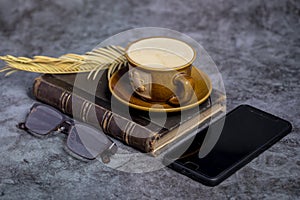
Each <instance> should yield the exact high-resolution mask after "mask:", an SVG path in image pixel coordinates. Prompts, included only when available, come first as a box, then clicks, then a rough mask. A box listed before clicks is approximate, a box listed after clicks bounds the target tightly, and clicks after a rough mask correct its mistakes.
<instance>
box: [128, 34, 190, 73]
mask: <svg viewBox="0 0 300 200" xmlns="http://www.w3.org/2000/svg"><path fill="white" fill-rule="evenodd" d="M127 54H128V56H129V58H130V59H131V60H133V61H134V62H135V63H137V64H140V65H143V66H147V67H152V68H176V67H180V66H183V65H185V64H187V63H188V62H190V61H191V60H192V59H193V57H194V51H193V49H192V48H191V47H190V46H189V45H187V44H186V43H184V42H182V41H179V40H176V39H172V38H147V39H142V40H140V41H137V42H135V43H133V44H132V45H131V46H130V47H129V48H128V50H127Z"/></svg>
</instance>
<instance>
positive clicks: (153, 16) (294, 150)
mask: <svg viewBox="0 0 300 200" xmlns="http://www.w3.org/2000/svg"><path fill="white" fill-rule="evenodd" d="M299 22H300V3H299V1H297V0H287V1H285V0H274V1H266V0H253V1H238V0H236V1H234V0H227V1H225V0H214V1H205V0H187V1H180V0H165V1H158V0H152V1H151V0H143V1H132V0H129V1H109V0H105V1H96V0H92V1H84V0H53V1H39V0H15V1H9V0H1V1H0V41H1V42H0V54H1V55H6V54H10V55H16V56H28V57H30V56H33V55H48V56H59V55H62V54H64V53H68V52H76V53H83V52H85V51H88V50H90V49H92V48H93V47H95V46H96V45H97V44H98V43H100V42H101V41H102V40H104V39H106V38H107V37H109V36H112V35H114V34H117V33H119V32H121V31H124V30H128V29H131V28H135V27H149V26H152V27H165V28H170V29H173V30H176V31H179V32H182V33H185V34H187V35H189V36H190V37H192V38H194V39H195V40H196V41H198V42H199V43H200V44H202V45H203V47H204V48H205V49H206V50H207V52H208V53H209V54H210V56H211V57H212V59H213V60H214V61H215V63H216V64H217V66H218V68H219V71H220V72H221V74H222V77H223V80H224V84H225V89H226V93H227V108H228V110H231V109H232V108H234V107H236V106H237V105H239V104H243V103H247V104H250V105H253V106H256V107H258V108H261V109H263V110H265V111H268V112H271V113H273V114H275V115H278V116H280V117H282V118H285V119H287V120H289V121H290V122H291V123H292V124H293V131H292V132H291V133H290V134H289V135H288V136H286V137H285V138H283V139H282V140H281V141H279V142H278V143H277V144H276V145H274V146H273V147H271V148H270V149H268V150H267V151H266V152H264V153H263V154H262V155H260V156H259V157H258V158H256V159H254V160H253V161H252V162H250V163H249V164H247V165H246V166H245V167H243V168H242V169H241V170H239V171H238V172H237V173H235V174H234V175H232V176H231V177H230V178H228V179H227V180H226V181H224V182H223V183H221V184H220V185H219V186H217V187H213V188H211V187H206V186H204V185H202V184H200V183H198V182H195V181H193V180H191V179H189V178H187V177H185V176H183V175H181V174H178V173H176V172H175V171H172V170H171V169H168V168H162V169H160V170H156V171H153V172H147V173H127V172H122V171H118V170H115V169H112V168H109V167H107V166H105V165H104V164H102V163H101V162H91V163H86V162H82V161H80V160H76V159H74V158H73V157H71V156H69V155H68V154H67V153H66V152H65V151H64V150H63V146H64V140H63V137H51V138H49V139H46V140H40V139H37V138H34V137H32V136H31V135H29V134H26V133H24V132H23V131H20V130H18V129H17V128H16V126H15V125H16V124H17V122H19V121H22V120H23V119H24V117H25V115H26V113H27V112H28V110H29V108H30V106H31V105H32V104H33V103H34V100H33V99H32V98H30V95H29V93H30V88H31V86H32V83H33V79H34V78H35V77H37V76H38V74H34V73H26V72H18V73H15V74H13V75H11V76H9V77H4V74H1V75H0V97H1V101H0V102H1V104H0V112H1V115H0V124H1V126H0V199H67V198H70V199H87V198H88V199H150V198H151V199H296V198H297V197H298V198H299V196H300V155H299V153H300V146H299V144H300V135H299V127H300V112H299V108H300V101H299V98H300V66H299V63H300V55H299V54H300V37H299V35H300V23H299ZM1 66H4V63H1ZM121 147H122V146H121ZM144 167H146V166H144Z"/></svg>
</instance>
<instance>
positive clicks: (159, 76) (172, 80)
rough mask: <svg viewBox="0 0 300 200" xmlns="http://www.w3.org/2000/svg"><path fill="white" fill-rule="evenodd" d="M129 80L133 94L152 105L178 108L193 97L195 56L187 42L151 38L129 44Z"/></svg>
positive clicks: (127, 54) (127, 56) (127, 55)
mask: <svg viewBox="0 0 300 200" xmlns="http://www.w3.org/2000/svg"><path fill="white" fill-rule="evenodd" d="M125 56H126V58H127V60H128V62H129V78H130V82H131V86H132V88H133V90H134V91H135V93H136V94H137V95H139V96H140V97H141V98H143V99H146V100H148V101H154V102H166V103H170V104H172V105H176V106H178V105H179V104H182V103H186V102H187V101H189V99H190V97H191V95H192V94H193V92H194V91H193V88H194V81H193V79H192V77H191V68H192V62H193V61H194V59H195V56H196V53H195V51H194V49H193V48H192V47H191V46H189V45H188V44H187V43H185V42H183V41H181V40H178V39H174V38H167V37H151V38H144V39H141V40H137V41H135V42H133V43H131V44H129V45H128V47H127V48H126V54H125Z"/></svg>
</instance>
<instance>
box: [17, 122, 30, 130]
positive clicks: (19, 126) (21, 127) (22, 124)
mask: <svg viewBox="0 0 300 200" xmlns="http://www.w3.org/2000/svg"><path fill="white" fill-rule="evenodd" d="M16 127H17V128H19V129H21V130H25V131H26V130H28V129H27V127H26V126H25V122H20V123H18V124H17V125H16Z"/></svg>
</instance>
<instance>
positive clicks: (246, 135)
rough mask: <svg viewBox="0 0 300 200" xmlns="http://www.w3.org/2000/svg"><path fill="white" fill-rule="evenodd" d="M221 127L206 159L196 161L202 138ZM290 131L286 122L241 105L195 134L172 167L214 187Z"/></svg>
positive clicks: (289, 125)
mask: <svg viewBox="0 0 300 200" xmlns="http://www.w3.org/2000/svg"><path fill="white" fill-rule="evenodd" d="M221 123H222V124H221ZM222 125H224V126H223V128H222V129H221V130H220V131H221V133H220V135H219V138H218V141H217V142H216V144H215V145H214V146H213V148H212V149H211V151H210V152H209V153H208V154H207V155H206V156H204V157H201V158H199V149H200V147H201V146H202V145H203V140H204V138H205V135H206V134H211V133H210V131H214V130H218V128H216V127H221V126H222ZM290 131H291V124H290V123H289V122H287V121H285V120H282V119H280V118H278V117H275V116H273V115H271V114H268V113H266V112H263V111H261V110H258V109H256V108H254V107H251V106H248V105H242V106H239V107H237V108H236V109H234V110H233V111H231V112H230V113H229V114H227V115H226V116H225V118H223V121H222V120H218V121H217V122H215V123H213V124H212V125H210V127H209V128H206V129H204V130H202V131H201V132H199V133H197V135H196V137H195V138H194V140H193V142H192V144H191V145H190V147H189V148H188V149H187V150H186V151H185V153H184V154H183V155H182V156H181V157H180V158H179V159H177V160H175V161H174V163H175V165H173V167H175V168H177V170H178V169H179V170H184V171H185V172H187V175H189V176H192V178H194V179H195V178H196V179H199V178H200V179H201V177H202V178H204V179H207V180H209V179H211V180H212V181H214V182H216V183H217V182H220V181H221V179H224V178H226V177H227V176H229V175H230V174H232V173H233V172H234V171H236V170H237V169H239V168H240V167H241V166H243V165H245V164H246V163H248V162H250V161H251V160H252V159H253V158H255V157H256V156H257V155H259V153H261V152H262V151H264V150H265V149H267V148H268V147H270V146H271V145H272V144H274V143H275V142H277V141H278V140H280V139H281V138H282V137H284V136H285V135H286V134H287V133H288V132H290ZM168 156H169V158H171V157H172V152H170V153H168V154H167V157H168ZM218 176H219V178H218ZM218 179H220V180H218ZM212 184H213V183H212Z"/></svg>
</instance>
